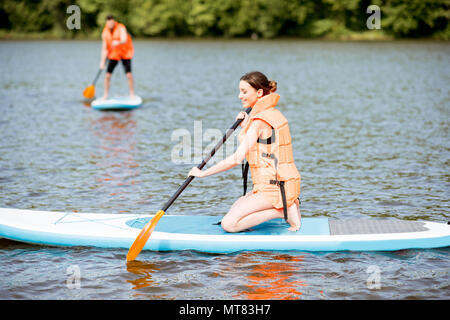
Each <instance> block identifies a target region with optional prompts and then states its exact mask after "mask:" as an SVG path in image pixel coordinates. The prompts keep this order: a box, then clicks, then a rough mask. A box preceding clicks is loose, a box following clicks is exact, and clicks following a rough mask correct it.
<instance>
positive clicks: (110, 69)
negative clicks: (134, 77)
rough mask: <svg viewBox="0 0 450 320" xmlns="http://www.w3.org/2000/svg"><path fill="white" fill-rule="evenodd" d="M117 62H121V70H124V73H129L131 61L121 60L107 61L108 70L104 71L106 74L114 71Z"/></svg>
mask: <svg viewBox="0 0 450 320" xmlns="http://www.w3.org/2000/svg"><path fill="white" fill-rule="evenodd" d="M119 61H122V65H123V69H124V70H125V73H128V72H131V59H122V60H109V62H108V68H107V69H106V72H109V73H112V72H113V71H114V69H115V68H116V66H117V64H118V63H119Z"/></svg>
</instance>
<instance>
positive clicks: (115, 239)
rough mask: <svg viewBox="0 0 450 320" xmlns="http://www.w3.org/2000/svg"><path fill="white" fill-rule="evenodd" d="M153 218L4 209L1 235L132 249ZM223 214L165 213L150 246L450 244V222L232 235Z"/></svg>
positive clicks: (269, 228)
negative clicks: (226, 229)
mask: <svg viewBox="0 0 450 320" xmlns="http://www.w3.org/2000/svg"><path fill="white" fill-rule="evenodd" d="M152 217H153V216H149V215H135V214H95V213H73V212H70V213H62V212H49V211H32V210H19V209H9V208H0V237H3V238H6V239H10V240H15V241H21V242H27V243H33V244H40V245H51V246H94V247H102V248H126V249H128V248H129V247H130V246H131V244H132V243H133V241H134V240H135V239H136V237H137V236H138V234H139V232H140V231H141V229H142V228H143V227H144V226H145V225H146V224H147V222H148V221H150V219H151V218H152ZM220 219H221V216H178V215H165V216H164V217H162V218H161V220H160V221H159V223H158V224H157V225H156V229H155V231H154V232H153V233H152V235H151V236H150V239H149V240H148V242H147V244H146V246H145V247H144V250H155V251H168V250H197V251H203V252H212V253H228V252H235V251H255V250H258V251H259V250H263V251H282V250H300V251H342V250H354V251H391V250H401V249H412V248H438V247H447V246H450V225H448V224H446V223H437V222H428V221H403V220H397V219H380V220H379V219H349V220H337V219H328V218H302V226H301V228H300V230H299V231H297V232H290V231H288V230H287V229H288V225H287V224H286V222H284V220H282V219H274V220H271V221H268V222H265V223H263V224H261V225H258V226H256V227H253V228H251V230H248V231H245V232H239V233H227V232H225V231H224V230H223V229H222V228H221V227H220V225H217V222H218V221H220Z"/></svg>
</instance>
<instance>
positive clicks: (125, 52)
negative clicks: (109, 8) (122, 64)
mask: <svg viewBox="0 0 450 320" xmlns="http://www.w3.org/2000/svg"><path fill="white" fill-rule="evenodd" d="M122 28H125V26H124V25H123V24H121V23H119V22H117V21H116V23H115V24H114V28H113V29H112V30H111V29H109V28H108V27H107V26H105V27H104V28H103V32H102V39H103V40H104V41H105V42H106V49H107V51H108V59H110V60H121V59H131V58H133V54H134V47H133V42H132V40H131V36H130V35H129V34H128V33H127V41H126V42H125V43H121V44H118V45H117V46H114V47H113V45H112V42H113V40H118V41H120V30H121V29H122Z"/></svg>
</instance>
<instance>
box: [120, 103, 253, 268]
mask: <svg viewBox="0 0 450 320" xmlns="http://www.w3.org/2000/svg"><path fill="white" fill-rule="evenodd" d="M251 110H252V108H247V109H246V110H245V112H246V113H247V114H249V113H250V111H251ZM243 120H244V119H238V120H236V122H235V123H234V124H233V125H232V126H231V128H230V129H228V131H227V133H226V134H225V135H224V136H223V138H222V140H221V141H219V142H218V143H217V144H216V146H215V147H214V149H213V150H212V151H211V152H210V153H209V155H208V156H207V157H206V158H205V159H203V161H202V163H200V164H199V165H198V166H197V168H199V169H200V170H201V169H203V167H204V166H205V165H206V163H207V162H208V161H209V160H210V159H211V158H212V157H213V156H214V154H215V153H216V151H217V150H219V148H220V147H221V146H222V145H223V144H224V143H225V141H227V139H228V138H229V137H230V135H231V134H232V133H233V132H234V130H236V128H237V127H238V125H239V124H240V123H241V122H242V121H243ZM192 180H194V177H193V176H189V177H188V178H187V179H186V180H185V181H184V183H183V184H182V185H181V186H180V187H179V188H178V190H177V191H176V192H175V194H174V195H173V196H172V197H171V198H170V199H169V201H167V203H166V204H165V205H164V207H163V208H162V209H161V210H159V211H158V212H157V213H156V214H155V216H154V217H153V218H152V219H151V220H150V221H149V222H148V223H147V225H146V226H145V227H144V228H143V229H142V231H141V232H140V233H139V235H138V236H137V238H136V240H134V242H133V244H132V245H131V247H130V250H128V254H127V261H133V260H134V259H136V257H137V256H138V255H139V253H140V252H141V250H142V248H144V246H145V244H146V243H147V240H148V238H149V237H150V235H151V234H152V232H153V230H154V229H155V227H156V224H157V223H158V221H159V219H161V217H162V216H163V215H164V213H166V211H167V209H169V207H170V206H171V205H172V203H174V202H175V200H176V199H177V198H178V196H179V195H180V194H181V192H183V191H184V189H186V187H187V186H188V185H189V183H191V181H192Z"/></svg>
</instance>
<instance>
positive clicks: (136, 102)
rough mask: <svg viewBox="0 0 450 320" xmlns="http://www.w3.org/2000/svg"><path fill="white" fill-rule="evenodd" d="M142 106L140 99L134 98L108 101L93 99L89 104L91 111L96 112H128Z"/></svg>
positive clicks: (115, 98) (118, 98)
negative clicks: (94, 110)
mask: <svg viewBox="0 0 450 320" xmlns="http://www.w3.org/2000/svg"><path fill="white" fill-rule="evenodd" d="M141 104H142V98H141V97H139V96H134V98H133V99H132V98H130V97H129V96H127V97H113V98H110V99H103V98H99V99H95V100H94V101H92V103H91V107H92V109H96V110H129V109H135V108H137V107H139V106H140V105H141Z"/></svg>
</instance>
